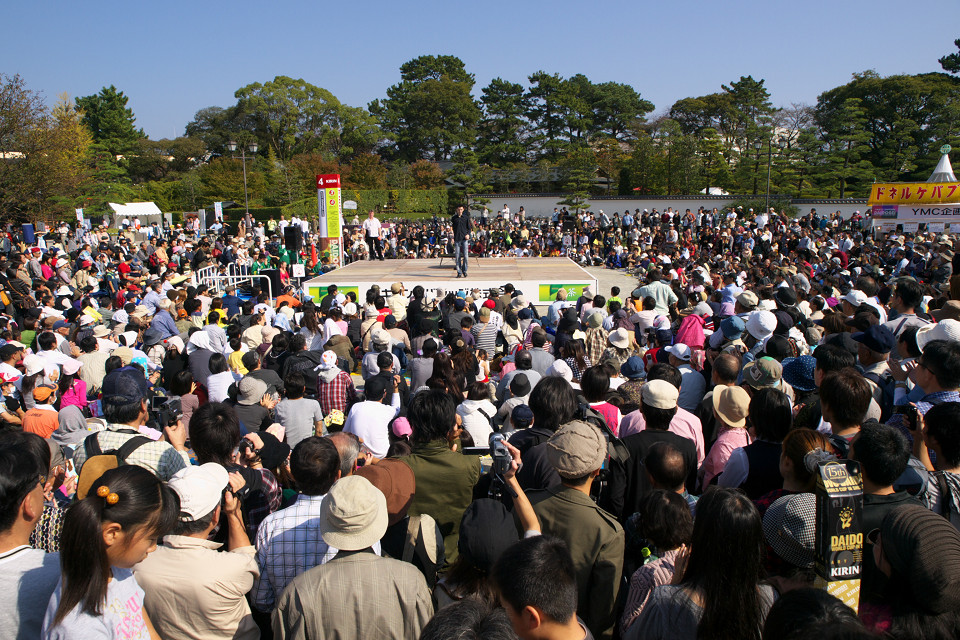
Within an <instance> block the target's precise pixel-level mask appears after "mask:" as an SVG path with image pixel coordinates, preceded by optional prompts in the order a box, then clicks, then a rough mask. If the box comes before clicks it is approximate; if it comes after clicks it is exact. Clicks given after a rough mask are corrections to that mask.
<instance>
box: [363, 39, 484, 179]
mask: <svg viewBox="0 0 960 640" xmlns="http://www.w3.org/2000/svg"><path fill="white" fill-rule="evenodd" d="M473 85H474V77H473V74H471V73H467V71H466V66H465V65H464V63H463V61H462V60H460V59H459V58H457V57H455V56H448V55H439V56H420V57H419V58H415V59H413V60H410V61H408V62H405V63H404V64H403V65H401V67H400V83H399V84H395V85H393V86H392V87H390V88H389V89H387V97H386V98H385V99H383V100H374V101H373V102H371V103H370V105H369V110H370V113H372V114H373V115H374V116H376V117H377V118H378V120H379V123H380V126H381V128H382V129H383V130H384V131H385V132H387V133H388V134H389V137H390V139H391V141H392V143H393V151H394V154H395V155H396V156H397V157H398V158H400V159H403V160H407V161H413V160H417V159H420V158H428V159H432V160H448V159H450V157H451V156H452V154H453V152H454V151H455V150H456V149H460V148H464V147H473V145H474V143H475V141H476V126H477V122H478V121H479V119H480V108H479V107H478V106H477V103H476V102H475V101H474V99H473V96H472V95H471V92H472V91H473Z"/></svg>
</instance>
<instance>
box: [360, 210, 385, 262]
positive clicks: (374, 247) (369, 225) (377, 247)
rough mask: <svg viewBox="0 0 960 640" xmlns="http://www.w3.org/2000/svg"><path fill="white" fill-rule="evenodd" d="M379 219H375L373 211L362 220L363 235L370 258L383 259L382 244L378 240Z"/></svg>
mask: <svg viewBox="0 0 960 640" xmlns="http://www.w3.org/2000/svg"><path fill="white" fill-rule="evenodd" d="M381 228H382V227H381V225H380V221H379V220H377V218H376V217H375V215H374V213H373V211H371V212H370V214H369V215H368V216H367V219H366V220H364V221H363V235H364V237H365V238H366V240H367V246H368V247H369V248H370V259H371V260H376V259H378V258H379V259H380V260H383V244H382V243H381V242H380V230H381Z"/></svg>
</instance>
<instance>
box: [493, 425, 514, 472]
mask: <svg viewBox="0 0 960 640" xmlns="http://www.w3.org/2000/svg"><path fill="white" fill-rule="evenodd" d="M506 442H507V441H506V439H505V438H504V437H503V434H502V433H491V434H490V457H491V458H493V466H492V470H493V473H494V474H495V475H497V476H500V477H501V478H502V477H503V476H505V475H506V473H507V472H508V471H510V463H511V462H513V456H511V455H510V452H509V451H508V450H507V444H506Z"/></svg>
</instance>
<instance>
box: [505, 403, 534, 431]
mask: <svg viewBox="0 0 960 640" xmlns="http://www.w3.org/2000/svg"><path fill="white" fill-rule="evenodd" d="M510 421H511V422H513V427H514V428H515V429H517V428H524V427H528V426H530V423H531V422H533V410H532V409H531V408H530V407H528V406H527V405H525V404H518V405H517V406H515V407H514V408H513V411H511V412H510Z"/></svg>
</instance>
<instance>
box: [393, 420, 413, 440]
mask: <svg viewBox="0 0 960 640" xmlns="http://www.w3.org/2000/svg"><path fill="white" fill-rule="evenodd" d="M412 433H413V429H412V428H411V427H410V421H409V420H407V419H406V418H404V417H400V418H397V419H396V420H394V421H393V435H395V436H397V437H398V438H407V437H409V436H410V435H411V434H412Z"/></svg>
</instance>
